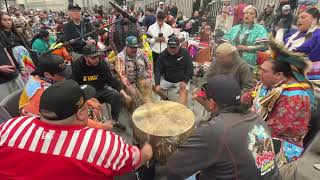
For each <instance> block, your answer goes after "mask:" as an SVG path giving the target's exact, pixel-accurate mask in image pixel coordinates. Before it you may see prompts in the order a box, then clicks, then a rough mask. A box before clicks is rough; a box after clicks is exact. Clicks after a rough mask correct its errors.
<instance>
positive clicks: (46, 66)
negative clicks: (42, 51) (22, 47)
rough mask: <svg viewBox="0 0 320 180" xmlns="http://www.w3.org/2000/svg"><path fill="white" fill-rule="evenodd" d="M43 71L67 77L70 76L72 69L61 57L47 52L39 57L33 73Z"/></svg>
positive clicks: (41, 72)
mask: <svg viewBox="0 0 320 180" xmlns="http://www.w3.org/2000/svg"><path fill="white" fill-rule="evenodd" d="M45 72H47V73H50V74H59V75H61V76H63V77H65V78H69V77H71V74H72V69H71V66H69V65H67V64H66V63H65V61H64V59H63V57H61V56H58V55H54V54H47V55H42V56H40V57H39V63H38V65H37V68H36V70H35V72H34V74H43V73H45Z"/></svg>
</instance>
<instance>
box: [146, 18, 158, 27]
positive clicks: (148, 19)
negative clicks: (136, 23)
mask: <svg viewBox="0 0 320 180" xmlns="http://www.w3.org/2000/svg"><path fill="white" fill-rule="evenodd" d="M156 21H157V18H156V16H155V15H149V16H146V18H145V19H144V26H146V27H147V28H149V26H151V25H152V24H154V23H155V22H156Z"/></svg>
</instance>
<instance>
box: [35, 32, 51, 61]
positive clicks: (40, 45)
mask: <svg viewBox="0 0 320 180" xmlns="http://www.w3.org/2000/svg"><path fill="white" fill-rule="evenodd" d="M53 43H54V40H53V38H51V37H50V34H49V32H48V31H47V30H45V29H43V30H40V32H39V33H38V34H36V35H35V36H34V37H33V38H32V41H31V44H32V49H33V50H35V51H37V53H38V54H39V55H41V54H43V53H45V52H47V51H48V50H49V48H50V46H51V45H52V44H53Z"/></svg>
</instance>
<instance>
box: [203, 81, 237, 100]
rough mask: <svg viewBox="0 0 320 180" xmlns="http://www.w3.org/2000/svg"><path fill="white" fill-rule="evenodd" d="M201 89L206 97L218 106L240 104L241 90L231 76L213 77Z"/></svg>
mask: <svg viewBox="0 0 320 180" xmlns="http://www.w3.org/2000/svg"><path fill="white" fill-rule="evenodd" d="M202 87H203V88H202V89H203V90H204V91H205V94H206V97H207V98H209V99H210V98H212V99H213V100H214V101H216V102H217V103H218V104H219V105H222V106H232V105H239V104H240V95H241V88H240V85H239V83H238V82H237V81H236V80H235V79H233V78H232V77H231V76H226V75H217V76H213V77H211V78H209V80H208V82H207V83H205V84H204V85H203V86H202Z"/></svg>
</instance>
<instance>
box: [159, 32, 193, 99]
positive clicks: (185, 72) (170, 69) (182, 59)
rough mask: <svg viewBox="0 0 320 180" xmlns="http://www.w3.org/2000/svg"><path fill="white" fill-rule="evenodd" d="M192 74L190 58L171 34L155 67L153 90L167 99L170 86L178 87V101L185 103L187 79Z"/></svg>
mask: <svg viewBox="0 0 320 180" xmlns="http://www.w3.org/2000/svg"><path fill="white" fill-rule="evenodd" d="M192 76H193V64H192V58H191V56H190V55H189V54H188V52H187V50H186V49H184V48H181V47H180V43H179V39H178V38H177V37H175V36H171V37H170V38H169V41H168V48H167V49H166V50H165V51H164V52H163V53H161V54H160V56H159V58H158V62H157V64H156V68H155V88H154V89H155V92H156V93H157V94H158V95H159V96H161V98H162V99H165V100H167V99H168V97H167V95H166V92H165V91H167V90H168V89H170V88H177V89H179V99H178V102H180V103H181V104H187V99H188V89H189V81H190V80H191V78H192Z"/></svg>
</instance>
